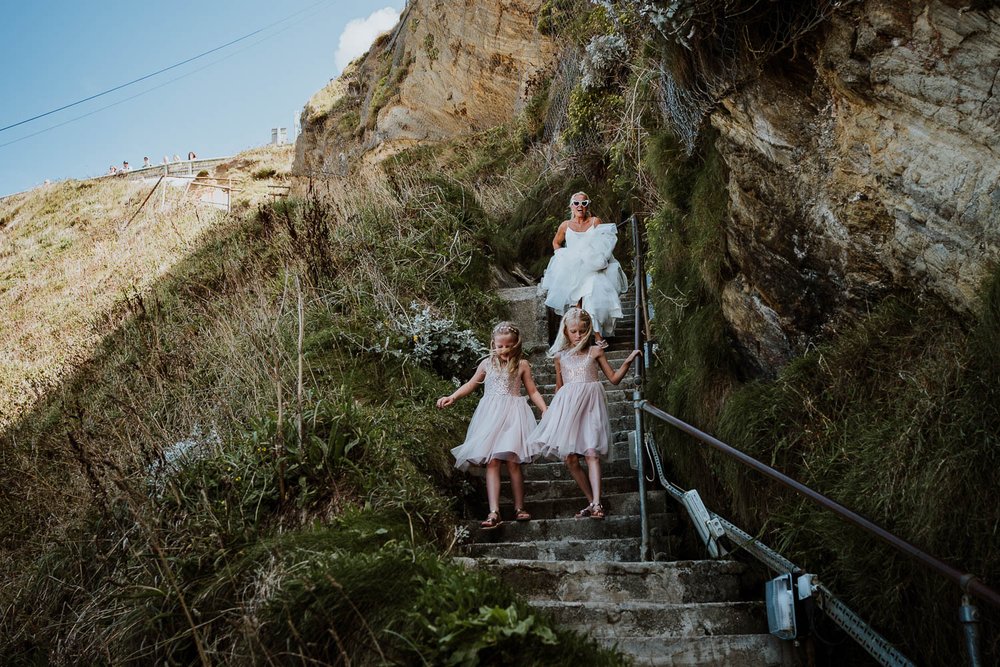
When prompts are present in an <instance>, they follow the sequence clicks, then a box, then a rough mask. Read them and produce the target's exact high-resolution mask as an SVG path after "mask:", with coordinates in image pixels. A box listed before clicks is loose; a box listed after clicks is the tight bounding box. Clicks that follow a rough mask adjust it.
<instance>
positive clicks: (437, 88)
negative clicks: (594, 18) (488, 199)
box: [294, 0, 556, 175]
mask: <svg viewBox="0 0 1000 667" xmlns="http://www.w3.org/2000/svg"><path fill="white" fill-rule="evenodd" d="M541 5H542V1H541V0H502V1H499V2H494V1H492V0H491V1H489V2H487V1H484V0H463V1H462V2H442V1H441V0H411V1H410V2H409V3H408V4H407V7H406V9H405V10H404V12H403V15H402V16H401V18H400V22H399V24H398V25H397V26H396V28H395V29H394V30H393V31H392V32H391V33H390V34H388V35H384V36H382V37H381V38H379V39H378V40H377V41H376V43H375V44H374V46H373V47H372V49H371V50H370V51H369V53H367V54H366V55H365V56H364V57H362V58H360V59H358V60H357V61H355V62H354V63H352V64H351V65H350V66H349V67H348V68H347V69H346V70H345V71H344V73H343V74H342V75H341V77H340V78H339V79H337V80H335V81H332V82H331V83H330V85H328V86H327V87H326V88H324V89H323V90H321V91H320V92H319V93H317V94H316V95H315V96H314V97H313V98H312V99H311V100H310V101H309V103H308V104H307V105H306V108H305V110H304V112H303V115H302V134H301V136H300V139H299V141H298V142H297V144H296V156H295V166H294V170H295V171H296V172H297V173H299V174H303V175H308V174H330V173H334V174H337V173H344V172H345V171H346V169H347V164H348V162H349V161H351V160H352V159H353V158H356V157H358V156H365V157H366V158H367V159H369V160H376V161H377V160H379V159H381V158H383V157H385V156H386V155H391V154H393V153H395V152H397V151H399V150H400V149H402V148H406V147H410V146H413V145H417V144H420V143H424V142H429V141H436V140H440V139H444V138H448V137H453V136H455V135H458V134H462V133H465V132H468V131H475V130H478V129H485V128H487V127H490V126H493V125H496V124H497V123H500V122H503V121H505V120H509V119H510V118H511V117H513V116H514V114H515V113H516V112H517V111H518V110H519V109H520V108H521V106H522V105H523V103H524V101H525V100H526V99H527V98H528V96H529V95H530V94H531V92H532V89H533V87H534V86H535V85H537V84H538V82H539V81H540V79H541V78H542V75H543V74H544V73H545V72H546V71H548V69H549V68H550V67H551V64H552V61H553V59H554V56H555V52H556V48H555V42H554V41H553V40H552V39H551V38H549V37H546V36H545V35H542V34H541V33H539V32H538V30H536V27H535V25H536V19H537V15H538V12H539V10H540V8H541Z"/></svg>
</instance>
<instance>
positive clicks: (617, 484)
mask: <svg viewBox="0 0 1000 667" xmlns="http://www.w3.org/2000/svg"><path fill="white" fill-rule="evenodd" d="M567 474H568V472H567ZM638 486H639V482H638V480H637V479H636V477H635V476H634V475H629V476H628V477H611V476H608V475H605V474H603V470H602V474H601V493H602V495H603V494H611V493H628V492H629V491H636V490H637V489H638ZM581 493H583V492H582V491H581V490H580V487H579V486H578V485H577V483H576V480H574V479H572V478H569V479H553V480H544V479H529V480H525V482H524V502H525V504H531V503H533V502H536V501H539V500H550V499H553V498H579V497H580V494H581ZM500 496H501V497H503V498H510V497H511V495H510V481H509V480H504V481H503V482H502V483H501V485H500Z"/></svg>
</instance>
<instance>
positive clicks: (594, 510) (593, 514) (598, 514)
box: [590, 503, 604, 519]
mask: <svg viewBox="0 0 1000 667" xmlns="http://www.w3.org/2000/svg"><path fill="white" fill-rule="evenodd" d="M590 518H591V519H603V518H604V506H603V505H601V504H600V503H597V504H596V505H591V506H590Z"/></svg>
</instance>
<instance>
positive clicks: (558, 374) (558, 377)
mask: <svg viewBox="0 0 1000 667" xmlns="http://www.w3.org/2000/svg"><path fill="white" fill-rule="evenodd" d="M552 363H553V365H555V367H556V390H555V391H554V392H552V395H553V396H554V395H555V394H556V393H557V392H558V391H559V390H560V389H562V384H563V383H562V369H561V368H560V367H559V357H558V356H557V357H556V358H555V359H553V360H552Z"/></svg>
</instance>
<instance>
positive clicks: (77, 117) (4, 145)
mask: <svg viewBox="0 0 1000 667" xmlns="http://www.w3.org/2000/svg"><path fill="white" fill-rule="evenodd" d="M320 4H323V3H322V2H317V3H315V4H313V5H310V6H309V7H306V9H304V10H302V11H300V12H296V13H295V14H292V15H291V16H288V17H286V18H284V19H282V20H281V21H277V22H276V23H272V24H271V25H270V26H268V28H272V27H274V26H275V25H277V24H278V23H282V22H283V21H287V20H288V19H290V18H292V17H293V16H296V15H297V14H301V13H302V12H304V11H306V10H308V9H312V8H313V7H316V6H317V5H320ZM318 13H319V12H314V13H312V14H310V15H308V16H305V17H303V18H302V19H300V20H298V21H295V22H293V23H290V24H289V25H287V26H285V27H284V28H282V29H281V30H278V31H277V32H275V33H272V34H270V35H268V36H266V37H262V38H261V39H258V40H257V41H255V42H252V43H250V44H248V45H246V46H245V47H243V48H242V49H239V50H238V51H234V52H233V53H230V54H229V55H227V56H223V57H222V58H219V59H218V60H213V61H212V62H210V63H208V64H207V65H202V66H201V67H199V68H197V69H194V70H191V71H190V72H185V73H184V74H181V75H180V76H175V77H174V78H173V79H169V80H167V81H164V82H163V83H161V84H159V85H156V86H153V87H152V88H147V89H146V90H143V91H141V92H138V93H136V94H135V95H130V96H128V97H126V98H123V99H120V100H118V101H117V102H112V103H111V104H106V105H104V106H103V107H98V108H97V109H94V110H93V111H88V112H87V113H85V114H81V115H79V116H76V117H74V118H70V119H69V120H65V121H63V122H61V123H56V124H55V125H50V126H48V127H45V128H42V129H41V130H38V131H37V132H32V133H31V134H26V135H24V136H23V137H18V138H17V139H12V140H11V141H8V142H6V143H3V144H0V148H6V147H7V146H10V145H11V144H16V143H19V142H21V141H24V140H25V139H30V138H31V137H37V136H38V135H39V134H44V133H46V132H49V131H50V130H55V129H56V128H60V127H62V126H63V125H69V124H70V123H74V122H76V121H78V120H82V119H84V118H87V117H88V116H93V115H94V114H96V113H100V112H101V111H105V110H106V109H110V108H112V107H116V106H118V105H119V104H124V103H125V102H128V101H130V100H134V99H135V98H137V97H142V96H143V95H145V94H147V93H151V92H153V91H155V90H159V89H160V88H163V87H164V86H168V85H170V84H171V83H174V82H175V81H180V80H181V79H185V78H187V77H189V76H191V75H192V74H197V73H198V72H201V71H202V70H206V69H208V68H209V67H214V66H215V65H218V64H219V63H221V62H225V61H226V60H229V59H230V58H233V57H235V56H238V55H239V54H241V53H243V52H244V51H247V50H249V49H252V48H253V47H255V46H257V45H258V44H261V43H263V42H266V41H267V40H269V39H273V38H275V37H277V36H278V35H280V34H282V33H283V32H287V31H288V30H291V29H292V28H294V27H295V26H297V25H298V24H300V23H302V21H304V20H306V19H309V18H312V17H313V16H315V15H316V14H318ZM266 29H267V28H264V30H266ZM257 32H260V31H257Z"/></svg>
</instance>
